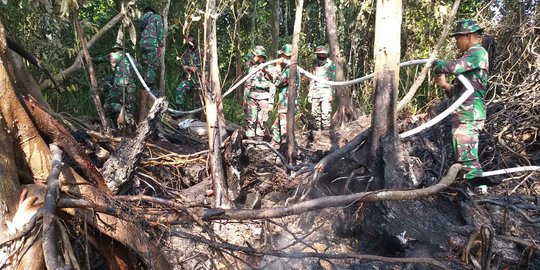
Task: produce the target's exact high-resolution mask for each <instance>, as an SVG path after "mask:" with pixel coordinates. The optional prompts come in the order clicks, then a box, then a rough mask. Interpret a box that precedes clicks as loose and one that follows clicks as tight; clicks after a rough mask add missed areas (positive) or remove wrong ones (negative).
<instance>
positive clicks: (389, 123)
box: [368, 0, 402, 179]
mask: <svg viewBox="0 0 540 270" xmlns="http://www.w3.org/2000/svg"><path fill="white" fill-rule="evenodd" d="M401 16H402V7H401V0H378V1H377V14H376V19H375V20H376V23H375V44H374V48H375V49H374V56H375V77H374V83H375V87H374V89H375V92H374V94H373V114H372V119H371V128H372V131H371V136H370V138H369V139H368V150H369V152H368V156H369V158H368V160H370V162H371V164H370V167H371V168H372V169H373V170H374V171H375V172H376V173H377V174H378V173H382V169H383V160H382V152H381V151H380V145H381V139H382V138H383V137H387V136H388V137H390V138H391V139H389V141H388V142H389V143H395V142H396V141H397V126H396V103H397V93H398V83H399V60H400V38H401ZM379 176H382V175H379ZM380 178H381V179H382V177H380Z"/></svg>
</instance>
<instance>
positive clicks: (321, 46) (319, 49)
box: [315, 45, 328, 54]
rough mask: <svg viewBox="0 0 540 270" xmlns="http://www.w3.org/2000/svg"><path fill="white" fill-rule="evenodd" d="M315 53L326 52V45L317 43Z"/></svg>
mask: <svg viewBox="0 0 540 270" xmlns="http://www.w3.org/2000/svg"><path fill="white" fill-rule="evenodd" d="M315 53H316V54H328V49H327V48H326V46H323V45H319V46H317V47H316V48H315Z"/></svg>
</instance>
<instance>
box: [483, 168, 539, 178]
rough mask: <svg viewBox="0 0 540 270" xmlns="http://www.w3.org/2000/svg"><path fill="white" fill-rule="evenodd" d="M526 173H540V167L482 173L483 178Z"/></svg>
mask: <svg viewBox="0 0 540 270" xmlns="http://www.w3.org/2000/svg"><path fill="white" fill-rule="evenodd" d="M526 171H540V166H524V167H514V168H508V169H500V170H496V171H489V172H484V173H482V176H483V177H488V176H494V175H499V174H508V173H515V172H526Z"/></svg>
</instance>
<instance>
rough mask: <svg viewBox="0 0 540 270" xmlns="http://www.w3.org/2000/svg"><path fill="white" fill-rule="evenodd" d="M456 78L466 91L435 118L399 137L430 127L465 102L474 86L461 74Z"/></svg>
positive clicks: (405, 136) (472, 91)
mask: <svg viewBox="0 0 540 270" xmlns="http://www.w3.org/2000/svg"><path fill="white" fill-rule="evenodd" d="M457 78H458V80H460V81H461V83H463V85H465V87H466V88H467V91H465V93H463V95H461V96H460V97H459V98H458V99H457V100H456V102H454V103H453V104H452V105H450V107H448V108H447V109H446V110H444V112H442V113H441V114H439V115H437V116H435V118H433V119H431V120H429V121H427V122H426V123H424V124H422V125H420V126H418V127H415V128H413V129H411V130H409V131H406V132H403V133H401V134H399V138H401V139H403V138H407V137H409V136H412V135H414V134H416V133H419V132H421V131H423V130H425V129H428V128H430V127H432V126H433V125H435V124H437V123H438V122H440V121H441V120H443V119H444V118H446V117H447V116H448V115H450V113H452V112H453V111H455V110H456V109H457V108H458V107H459V106H460V105H461V104H463V102H465V100H466V99H467V98H469V96H470V95H472V94H473V93H474V88H473V87H472V85H471V83H470V82H469V80H467V78H465V77H464V76H463V75H461V74H460V75H459V76H458V77H457Z"/></svg>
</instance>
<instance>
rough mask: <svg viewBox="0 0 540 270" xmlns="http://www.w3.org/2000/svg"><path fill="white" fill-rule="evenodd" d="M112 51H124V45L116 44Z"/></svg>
mask: <svg viewBox="0 0 540 270" xmlns="http://www.w3.org/2000/svg"><path fill="white" fill-rule="evenodd" d="M111 50H113V51H116V50H122V45H120V44H118V43H117V44H114V45H113V46H112V48H111Z"/></svg>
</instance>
